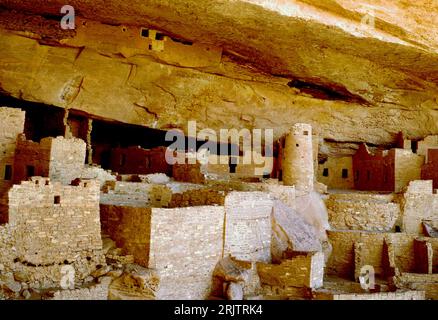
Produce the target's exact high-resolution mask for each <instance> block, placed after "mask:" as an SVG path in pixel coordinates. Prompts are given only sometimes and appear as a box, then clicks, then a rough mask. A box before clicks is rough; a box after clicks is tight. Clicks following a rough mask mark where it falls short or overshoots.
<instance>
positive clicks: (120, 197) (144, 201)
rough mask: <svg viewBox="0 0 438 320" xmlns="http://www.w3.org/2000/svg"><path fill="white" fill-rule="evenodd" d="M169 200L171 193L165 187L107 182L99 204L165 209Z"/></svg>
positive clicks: (137, 183)
mask: <svg viewBox="0 0 438 320" xmlns="http://www.w3.org/2000/svg"><path fill="white" fill-rule="evenodd" d="M171 198H172V191H171V190H170V189H169V188H168V187H167V186H165V185H161V184H150V183H142V182H125V181H108V182H107V183H106V184H105V186H104V187H103V193H102V194H101V203H104V204H114V205H129V206H137V207H145V206H152V207H167V206H168V205H169V203H170V201H171Z"/></svg>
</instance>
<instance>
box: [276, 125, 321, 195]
mask: <svg viewBox="0 0 438 320" xmlns="http://www.w3.org/2000/svg"><path fill="white" fill-rule="evenodd" d="M283 152H284V160H283V183H284V185H289V186H291V185H294V186H295V187H296V188H297V189H298V190H303V191H313V181H314V167H313V165H314V164H313V144H312V126H311V125H310V124H305V123H297V124H295V125H294V126H293V127H292V128H291V130H290V132H289V133H288V135H287V136H286V141H285V147H284V151H283Z"/></svg>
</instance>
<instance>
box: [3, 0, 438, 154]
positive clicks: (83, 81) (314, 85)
mask: <svg viewBox="0 0 438 320" xmlns="http://www.w3.org/2000/svg"><path fill="white" fill-rule="evenodd" d="M64 4H65V1H57V0H34V1H32V2H27V1H20V0H0V5H1V6H3V10H2V13H1V20H0V22H1V23H0V26H1V29H0V49H1V52H2V56H1V57H0V89H1V90H2V91H3V92H4V93H5V94H8V95H12V96H15V97H19V98H21V99H24V100H28V101H37V102H43V103H46V104H51V105H56V106H60V107H68V108H71V109H77V110H81V111H84V112H86V113H88V114H90V115H93V116H97V117H102V118H107V119H114V120H119V121H123V122H126V123H134V124H141V125H145V126H150V127H157V128H163V129H167V128H171V127H175V126H176V127H181V128H183V129H184V128H185V125H186V122H187V120H190V119H193V120H197V121H198V125H199V127H211V128H214V129H218V128H228V127H235V128H242V127H247V128H274V130H275V135H276V136H277V137H278V136H280V135H281V134H283V133H284V132H286V131H287V129H288V127H290V125H291V124H293V123H295V122H298V121H305V122H310V123H312V124H313V125H314V127H315V130H316V131H317V132H318V133H319V134H320V137H321V139H324V140H323V141H325V142H324V143H322V150H321V151H322V152H326V153H329V152H336V151H341V150H342V152H344V151H345V152H349V151H348V150H350V148H354V147H355V145H356V144H357V143H359V142H364V141H365V142H369V143H372V144H376V145H379V144H390V143H393V142H394V141H395V136H396V133H397V132H398V131H403V132H404V133H405V134H406V135H407V136H408V137H410V138H422V137H424V136H426V135H428V134H438V2H437V1H434V0H420V1H415V2H412V1H405V0H390V1H389V0H360V1H353V0H318V1H316V0H301V1H298V0H297V1H292V0H228V1H225V0H222V1H219V0H216V1H215V0H210V1H207V0H186V1H182V0H172V1H165V0H149V1H144V0H143V1H140V0H125V1H118V0H105V1H103V0H101V1H96V0H93V1H92V0H70V1H69V4H70V5H72V6H73V7H74V8H75V9H76V13H77V15H78V16H80V17H82V18H86V19H88V20H93V21H99V22H101V23H104V24H107V25H112V26H114V25H126V26H128V27H131V26H144V27H149V28H154V29H157V30H160V31H162V32H164V33H165V34H167V35H170V36H172V37H175V38H178V39H184V40H185V41H191V42H194V43H203V44H205V45H210V46H214V47H219V48H221V49H222V60H221V62H220V63H219V64H218V65H214V66H212V65H210V66H194V67H182V66H181V65H177V64H174V63H169V61H163V60H159V59H158V60H157V59H156V57H155V58H154V57H152V56H150V55H149V56H148V55H147V54H132V55H126V54H123V52H122V54H121V52H119V51H118V50H116V49H114V47H111V48H110V49H108V48H109V47H108V46H106V47H105V49H103V47H99V48H96V47H95V46H94V47H93V43H94V42H93V41H89V42H84V43H81V44H80V45H76V44H74V43H73V42H72V43H70V44H69V42H68V40H65V39H66V38H67V39H68V38H71V37H74V34H72V33H71V32H65V31H59V30H58V27H57V21H56V19H59V18H57V17H56V16H59V15H60V14H59V11H60V7H61V6H62V5H64ZM372 16H374V17H375V18H374V20H373V19H372ZM364 22H366V23H364ZM23 31H24V32H23ZM102 37H103V38H104V37H105V36H104V35H102ZM108 38H109V39H110V38H111V37H108ZM63 39H64V40H63Z"/></svg>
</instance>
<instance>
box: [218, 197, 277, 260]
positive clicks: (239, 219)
mask: <svg viewBox="0 0 438 320" xmlns="http://www.w3.org/2000/svg"><path fill="white" fill-rule="evenodd" d="M272 208H273V202H272V199H271V197H270V196H269V195H268V194H267V193H265V192H231V193H229V194H228V195H227V197H226V198H225V212H226V217H227V219H226V222H225V223H226V225H225V245H224V253H225V255H228V254H230V255H231V256H233V257H235V258H237V259H239V260H243V261H263V262H270V261H271V230H272V221H271V214H272Z"/></svg>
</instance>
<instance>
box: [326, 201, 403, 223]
mask: <svg viewBox="0 0 438 320" xmlns="http://www.w3.org/2000/svg"><path fill="white" fill-rule="evenodd" d="M394 201H395V199H394V195H379V194H366V193H348V194H331V195H330V196H329V197H328V198H327V200H326V201H325V203H326V206H327V210H328V214H329V221H330V225H331V227H332V228H333V229H337V230H367V231H384V232H389V231H394V230H395V224H396V222H397V220H398V219H399V216H400V207H399V205H398V203H394Z"/></svg>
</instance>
